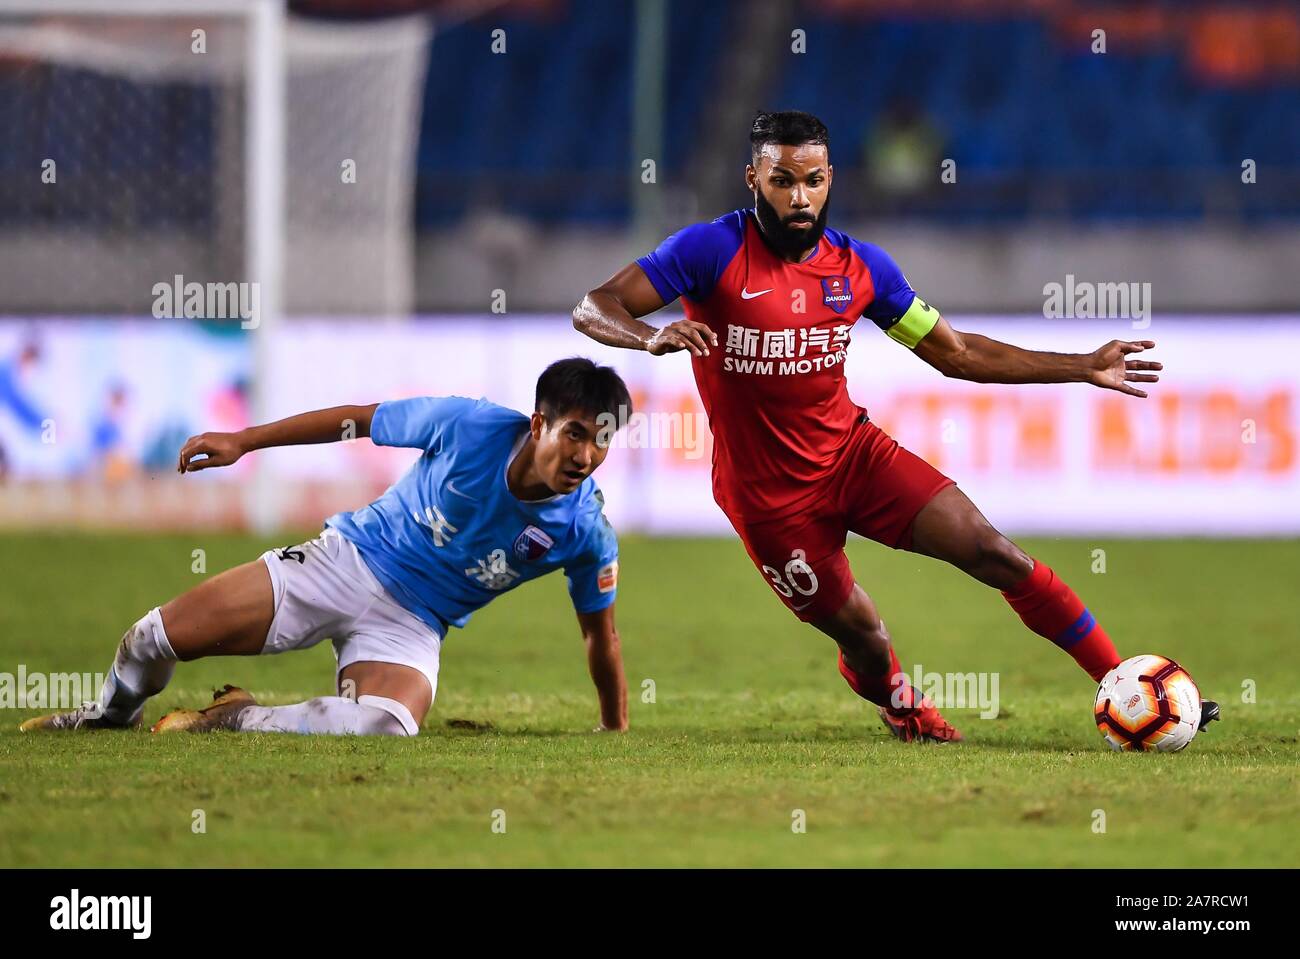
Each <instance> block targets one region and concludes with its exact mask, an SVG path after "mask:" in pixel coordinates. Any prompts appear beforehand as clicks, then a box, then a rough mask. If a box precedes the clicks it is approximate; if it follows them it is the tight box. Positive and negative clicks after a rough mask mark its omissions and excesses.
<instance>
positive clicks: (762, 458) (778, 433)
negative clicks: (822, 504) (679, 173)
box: [637, 210, 938, 520]
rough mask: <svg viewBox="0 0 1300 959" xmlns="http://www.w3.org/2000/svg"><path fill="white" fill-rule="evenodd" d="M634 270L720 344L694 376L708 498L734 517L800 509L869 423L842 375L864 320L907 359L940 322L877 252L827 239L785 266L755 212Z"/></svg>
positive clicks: (739, 213) (672, 241) (725, 220)
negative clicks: (709, 435) (709, 449)
mask: <svg viewBox="0 0 1300 959" xmlns="http://www.w3.org/2000/svg"><path fill="white" fill-rule="evenodd" d="M637 263H638V264H639V265H640V266H641V269H642V270H644V271H645V274H646V276H647V277H648V278H649V279H650V282H651V284H653V285H654V288H655V289H656V290H657V291H658V292H659V295H660V296H662V297H663V299H664V302H665V303H668V302H671V301H672V300H675V299H677V298H678V297H681V298H682V305H683V307H684V308H685V310H686V316H687V317H688V318H689V319H692V320H697V321H699V322H701V323H705V324H707V325H708V326H709V328H710V329H712V330H713V332H714V333H715V334H716V335H717V337H718V347H717V348H716V349H712V350H710V354H709V355H708V356H697V357H694V358H693V366H694V369H695V382H696V384H697V385H698V387H699V390H700V399H701V401H702V402H703V403H704V408H705V410H706V411H707V413H708V416H709V426H710V428H711V429H712V431H713V496H714V499H715V500H717V502H718V505H719V506H721V507H722V509H723V511H724V512H726V513H727V514H728V515H730V516H732V517H735V518H741V519H751V520H753V519H758V518H760V517H763V516H771V515H773V513H774V512H776V511H783V510H789V509H791V508H792V507H796V506H798V505H799V501H800V500H801V499H802V498H805V497H809V496H811V495H814V494H815V493H816V488H815V484H816V483H817V481H818V480H820V479H822V478H824V477H825V476H827V475H828V474H829V473H830V472H831V470H832V469H833V467H834V465H835V462H836V459H837V457H838V455H839V453H840V451H841V450H842V449H843V447H844V445H845V443H846V442H847V441H848V439H849V436H850V432H851V429H852V427H853V425H854V423H855V421H857V420H858V419H859V418H860V417H862V416H864V415H865V411H864V410H863V409H862V407H860V406H858V405H857V404H856V403H854V402H853V400H852V399H851V398H850V397H849V391H848V386H847V382H846V379H845V376H844V360H845V357H846V356H847V354H848V348H849V342H850V339H851V335H850V334H851V332H852V330H853V325H854V323H856V322H857V320H858V317H860V316H863V315H865V316H867V317H868V318H869V319H871V320H872V322H873V323H875V325H876V326H878V327H879V328H880V329H882V330H884V331H885V332H887V333H889V334H890V336H892V337H893V338H894V339H896V340H899V341H900V342H903V343H905V344H906V345H907V346H909V347H915V345H916V343H917V342H918V341H919V340H920V339H921V337H923V336H924V335H925V334H926V333H928V332H929V331H930V329H931V328H932V327H933V326H934V323H935V322H936V321H937V319H938V314H937V313H936V312H934V311H933V310H931V309H930V307H928V306H926V305H925V303H924V302H923V301H921V300H920V298H919V297H917V295H916V293H915V292H914V291H913V290H912V288H911V286H909V285H908V282H907V279H906V277H904V276H903V274H902V271H900V270H899V268H898V266H897V265H896V264H895V263H894V261H893V260H892V259H890V257H889V255H888V254H886V253H885V252H884V251H883V250H881V249H880V248H879V247H877V246H875V245H873V244H870V243H863V242H861V241H859V240H855V239H853V238H852V237H850V236H848V235H846V234H844V233H840V232H838V231H837V230H831V229H827V230H826V232H825V234H824V235H823V236H822V238H821V240H820V241H819V242H818V244H817V248H816V249H815V250H814V251H813V253H812V255H811V256H809V257H808V258H807V259H805V260H803V261H801V262H799V263H790V262H787V261H786V260H784V259H782V258H781V257H780V256H778V255H777V254H776V253H774V252H773V251H772V249H771V248H770V247H769V246H768V245H767V243H766V241H765V240H764V239H763V237H762V235H761V233H760V232H759V227H758V223H757V222H756V220H755V217H754V213H753V211H752V210H736V211H734V212H732V213H728V214H727V215H726V216H722V217H719V218H718V219H716V220H714V221H713V222H712V223H697V224H694V225H692V226H689V227H687V228H686V229H684V230H681V231H680V232H678V233H674V234H673V235H672V236H670V237H669V238H668V239H666V240H665V241H664V242H663V243H661V244H660V245H659V248H658V249H656V250H655V251H654V252H653V253H650V254H649V255H647V256H643V257H641V258H640V259H639V260H637Z"/></svg>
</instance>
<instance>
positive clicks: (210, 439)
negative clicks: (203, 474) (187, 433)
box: [176, 433, 247, 473]
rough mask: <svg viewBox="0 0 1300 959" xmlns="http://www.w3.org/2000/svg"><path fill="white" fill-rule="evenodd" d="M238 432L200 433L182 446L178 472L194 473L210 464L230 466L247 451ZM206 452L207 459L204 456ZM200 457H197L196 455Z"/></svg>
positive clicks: (177, 467)
mask: <svg viewBox="0 0 1300 959" xmlns="http://www.w3.org/2000/svg"><path fill="white" fill-rule="evenodd" d="M246 452H247V450H245V449H244V444H243V443H242V442H241V440H240V438H239V434H238V433H200V434H199V435H198V436H191V437H190V438H189V439H187V440H186V441H185V445H184V446H182V447H181V455H180V461H179V462H178V463H177V465H176V472H178V473H193V472H195V471H196V470H205V469H207V468H208V467H210V466H229V465H230V464H232V463H234V462H236V461H237V460H238V459H239V458H240V457H241V456H243V455H244V453H246ZM205 454H206V459H204V458H202V457H203V456H204V455H205ZM196 456H197V457H200V458H199V459H195V457H196Z"/></svg>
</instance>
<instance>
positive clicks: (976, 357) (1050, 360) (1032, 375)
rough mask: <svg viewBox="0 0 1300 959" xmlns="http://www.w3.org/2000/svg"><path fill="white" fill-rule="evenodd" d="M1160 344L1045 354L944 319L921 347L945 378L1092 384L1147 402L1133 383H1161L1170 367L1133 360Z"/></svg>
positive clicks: (919, 352) (1126, 344)
mask: <svg viewBox="0 0 1300 959" xmlns="http://www.w3.org/2000/svg"><path fill="white" fill-rule="evenodd" d="M1154 346H1155V343H1154V342H1153V341H1151V340H1137V341H1134V342H1127V341H1125V340H1111V341H1110V342H1109V343H1107V344H1106V345H1105V346H1103V347H1101V348H1100V349H1098V350H1095V351H1093V352H1092V353H1041V352H1038V351H1036V350H1023V349H1021V348H1020V347H1018V346H1012V345H1011V344H1009V343H1002V342H999V341H998V340H993V339H989V338H988V337H987V336H980V335H979V334H978V333H962V332H960V331H959V330H954V329H953V328H952V326H950V325H949V323H948V321H947V320H945V319H943V318H942V317H940V318H939V321H938V322H937V323H936V324H935V325H934V329H932V330H931V331H930V332H929V333H928V334H926V335H925V337H924V338H923V339H922V340H921V341H920V342H919V343H917V345H916V348H915V349H916V355H917V356H919V357H920V358H921V359H923V360H925V361H926V362H927V363H929V364H930V365H931V366H933V367H934V368H935V369H936V370H938V371H939V372H940V373H942V374H943V375H944V376H951V377H953V378H955V379H959V380H970V381H971V382H972V383H1091V384H1092V385H1093V386H1100V387H1102V388H1104V389H1108V390H1118V391H1119V392H1121V393H1127V394H1128V395H1130V396H1138V397H1142V398H1144V399H1145V398H1146V395H1147V394H1146V392H1145V391H1144V390H1140V389H1138V388H1137V387H1135V386H1132V385H1130V384H1132V383H1155V382H1157V381H1159V379H1160V377H1159V376H1157V375H1156V371H1159V370H1161V369H1163V368H1164V367H1163V365H1162V364H1160V363H1156V362H1151V361H1147V360H1130V359H1128V358H1127V357H1128V356H1129V355H1130V354H1133V353H1141V352H1142V351H1143V350H1149V349H1151V348H1152V347H1154ZM1144 371H1152V372H1144Z"/></svg>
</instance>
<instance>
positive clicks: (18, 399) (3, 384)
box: [0, 367, 44, 432]
mask: <svg viewBox="0 0 1300 959" xmlns="http://www.w3.org/2000/svg"><path fill="white" fill-rule="evenodd" d="M0 403H3V404H5V405H7V406H8V407H9V409H10V410H12V411H13V414H14V416H15V417H16V418H17V419H18V421H19V422H20V423H22V424H23V426H25V427H27V428H28V429H29V430H31V431H32V432H36V431H38V430H39V429H40V428H41V423H43V422H44V417H42V416H41V413H40V410H38V409H37V408H36V407H35V406H33V405H32V404H31V403H29V402H28V401H27V398H26V397H25V396H23V394H22V393H20V392H19V391H18V386H17V384H15V383H14V376H13V371H12V370H10V369H8V368H5V367H0Z"/></svg>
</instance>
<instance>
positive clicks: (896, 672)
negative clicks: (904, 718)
mask: <svg viewBox="0 0 1300 959" xmlns="http://www.w3.org/2000/svg"><path fill="white" fill-rule="evenodd" d="M840 675H841V676H843V677H844V678H845V680H847V681H848V684H849V686H850V687H852V689H853V691H854V692H855V693H857V694H858V695H859V696H861V697H862V698H863V699H865V700H867V701H868V702H872V703H875V704H876V705H877V706H884V707H885V708H886V709H888V710H889V711H890V712H903V711H907V710H910V709H913V708H915V707H916V706H917V705H918V704H919V703H920V699H921V697H920V696H919V695H917V693H916V687H915V686H913V685H912V684H911V683H910V682H908V679H907V674H906V673H904V672H903V667H902V666H900V665H898V657H897V656H896V655H894V648H893V647H892V646H891V647H890V648H889V669H888V671H886V672H884V673H882V674H881V675H879V676H864V675H863V674H862V673H858V672H854V671H853V669H852V667H850V666H849V664H848V663H846V662H845V661H844V653H843V652H841V653H840ZM895 689H897V690H898V695H897V696H895V695H894V690H895Z"/></svg>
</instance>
